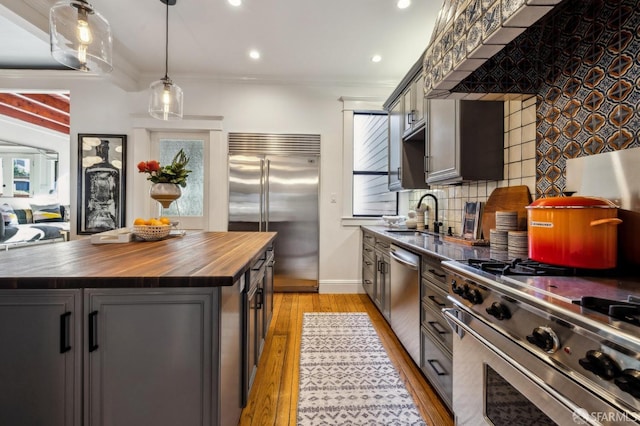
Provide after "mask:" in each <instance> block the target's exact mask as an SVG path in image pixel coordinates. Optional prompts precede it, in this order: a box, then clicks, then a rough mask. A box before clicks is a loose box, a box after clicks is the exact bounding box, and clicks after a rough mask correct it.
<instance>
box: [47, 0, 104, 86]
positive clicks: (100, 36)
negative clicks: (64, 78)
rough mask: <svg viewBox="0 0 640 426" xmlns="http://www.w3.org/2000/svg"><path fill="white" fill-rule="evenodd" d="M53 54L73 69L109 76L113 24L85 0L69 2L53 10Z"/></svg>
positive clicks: (51, 37) (51, 36) (51, 14)
mask: <svg viewBox="0 0 640 426" xmlns="http://www.w3.org/2000/svg"><path fill="white" fill-rule="evenodd" d="M49 35H50V40H51V55H52V56H53V58H54V59H55V60H56V61H58V62H60V63H61V64H62V65H65V66H67V67H69V68H73V69H76V70H80V71H85V72H96V73H108V72H111V70H112V69H113V65H112V63H111V51H112V44H113V43H112V40H111V28H110V27H109V22H107V20H106V19H105V18H104V17H103V16H102V15H101V14H100V13H99V12H97V11H96V10H95V9H94V8H93V6H91V5H90V4H89V3H87V2H86V1H85V0H66V1H61V2H58V3H56V4H55V5H53V7H52V8H51V10H50V11H49Z"/></svg>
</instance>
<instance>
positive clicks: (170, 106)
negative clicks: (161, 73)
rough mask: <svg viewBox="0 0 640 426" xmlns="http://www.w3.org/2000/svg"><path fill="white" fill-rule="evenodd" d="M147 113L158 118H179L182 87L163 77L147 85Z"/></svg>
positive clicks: (180, 115) (180, 114) (180, 116)
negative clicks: (148, 93)
mask: <svg viewBox="0 0 640 426" xmlns="http://www.w3.org/2000/svg"><path fill="white" fill-rule="evenodd" d="M149 90H150V91H151V97H150V98H149V114H151V116H152V117H153V118H157V119H158V120H179V119H181V118H182V89H181V88H180V86H176V85H175V84H173V82H172V81H171V79H170V78H168V77H166V76H165V77H164V78H162V79H160V80H157V81H154V82H153V83H151V86H149Z"/></svg>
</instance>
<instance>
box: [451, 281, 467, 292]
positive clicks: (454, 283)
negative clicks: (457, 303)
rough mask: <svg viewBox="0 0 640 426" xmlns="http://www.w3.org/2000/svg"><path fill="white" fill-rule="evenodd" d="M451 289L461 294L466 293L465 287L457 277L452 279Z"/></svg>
mask: <svg viewBox="0 0 640 426" xmlns="http://www.w3.org/2000/svg"><path fill="white" fill-rule="evenodd" d="M451 291H452V292H454V293H455V294H459V295H461V294H462V293H464V288H463V287H462V286H461V285H459V284H458V281H456V280H455V279H452V280H451Z"/></svg>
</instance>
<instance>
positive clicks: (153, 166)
mask: <svg viewBox="0 0 640 426" xmlns="http://www.w3.org/2000/svg"><path fill="white" fill-rule="evenodd" d="M158 170H160V163H159V162H158V161H156V160H151V161H147V170H146V171H147V172H157V171H158Z"/></svg>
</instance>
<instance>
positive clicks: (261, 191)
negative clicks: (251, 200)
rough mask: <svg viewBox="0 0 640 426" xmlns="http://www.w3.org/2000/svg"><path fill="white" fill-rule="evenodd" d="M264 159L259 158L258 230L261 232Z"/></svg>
mask: <svg viewBox="0 0 640 426" xmlns="http://www.w3.org/2000/svg"><path fill="white" fill-rule="evenodd" d="M264 161H265V160H263V159H260V205H259V206H258V210H260V220H259V221H258V232H262V222H263V220H264Z"/></svg>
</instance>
